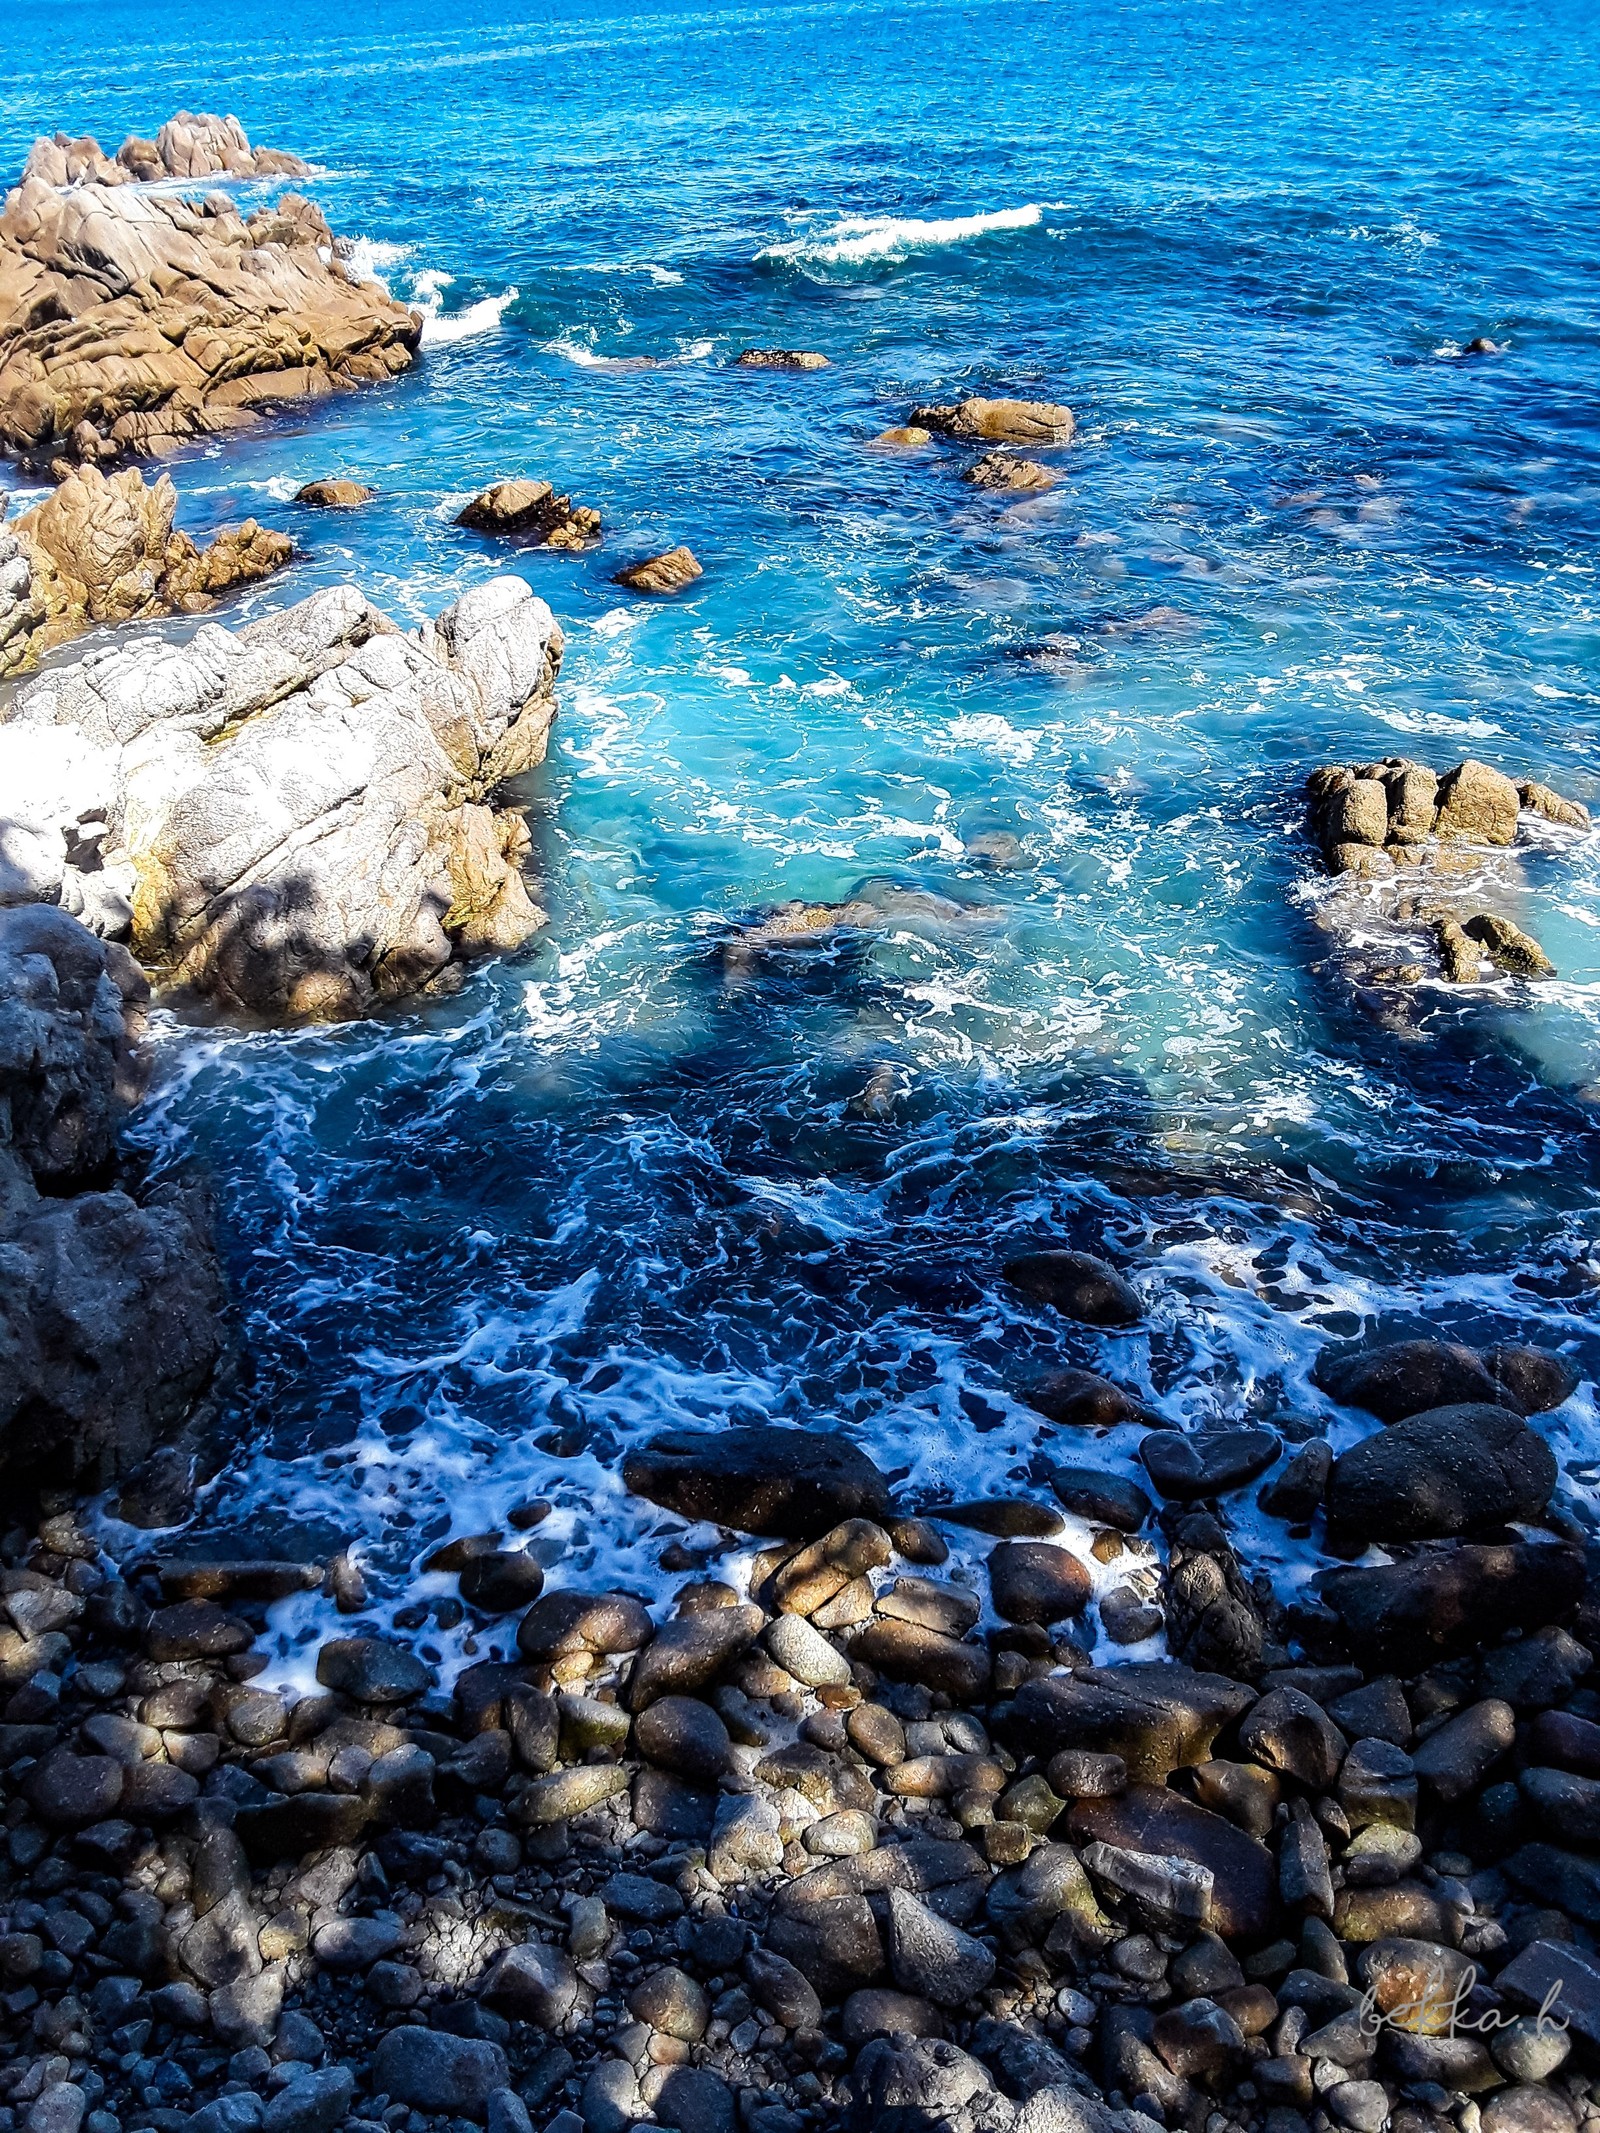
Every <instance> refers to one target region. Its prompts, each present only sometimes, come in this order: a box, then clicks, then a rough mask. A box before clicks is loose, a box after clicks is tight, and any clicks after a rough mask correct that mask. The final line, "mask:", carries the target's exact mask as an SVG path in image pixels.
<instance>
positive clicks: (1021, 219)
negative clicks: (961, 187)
mask: <svg viewBox="0 0 1600 2133" xmlns="http://www.w3.org/2000/svg"><path fill="white" fill-rule="evenodd" d="M1043 220H1044V209H1043V207H1041V206H1040V205H1039V204H1038V202H1037V201H1030V203H1029V204H1028V205H1027V206H1026V207H1002V208H998V209H996V210H995V212H994V213H993V214H990V215H951V216H946V217H943V218H941V219H938V220H934V221H921V220H919V219H918V218H917V217H916V216H914V215H847V216H846V217H845V219H844V220H843V221H842V222H836V223H834V225H833V226H832V228H831V229H826V230H814V231H812V232H810V233H809V234H808V235H806V236H804V237H790V238H787V239H785V241H784V242H783V243H782V244H769V245H766V246H764V247H763V248H762V250H761V251H759V252H758V253H757V254H756V261H757V264H758V265H759V264H761V263H763V262H766V263H771V262H774V261H778V262H782V263H784V264H787V265H791V266H819V267H832V266H860V265H862V264H864V263H866V262H868V261H872V260H880V259H882V260H889V261H893V260H896V259H904V258H905V257H906V255H907V254H908V253H910V252H929V251H937V250H938V249H939V248H940V247H941V246H944V245H947V244H965V243H966V242H967V240H968V239H969V238H972V237H987V236H988V235H989V234H990V232H991V231H994V230H1031V229H1035V228H1037V226H1038V225H1039V224H1040V223H1041V222H1042V221H1043Z"/></svg>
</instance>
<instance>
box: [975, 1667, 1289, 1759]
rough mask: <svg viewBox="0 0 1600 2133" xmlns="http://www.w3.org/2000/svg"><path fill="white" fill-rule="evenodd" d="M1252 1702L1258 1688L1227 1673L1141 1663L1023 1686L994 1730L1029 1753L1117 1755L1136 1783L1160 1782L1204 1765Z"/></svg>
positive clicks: (1048, 1677)
mask: <svg viewBox="0 0 1600 2133" xmlns="http://www.w3.org/2000/svg"><path fill="white" fill-rule="evenodd" d="M1254 1701H1255V1691H1254V1690H1253V1689H1248V1688H1245V1687H1243V1686H1241V1684H1240V1683H1238V1682H1236V1681H1229V1680H1228V1679H1227V1678H1226V1677H1225V1676H1224V1675H1221V1674H1203V1673H1196V1672H1195V1671H1194V1670H1193V1669H1192V1668H1190V1667H1187V1666H1175V1665H1172V1664H1171V1663H1170V1662H1168V1661H1165V1660H1143V1661H1140V1662H1138V1663H1136V1664H1135V1665H1132V1666H1116V1667H1109V1666H1096V1667H1086V1668H1084V1669H1083V1670H1082V1671H1081V1672H1079V1673H1076V1674H1050V1675H1046V1676H1044V1677H1042V1678H1041V1679H1038V1680H1034V1681H1026V1682H1024V1683H1023V1685H1022V1687H1021V1688H1020V1689H1018V1691H1017V1693H1016V1696H1015V1698H1014V1699H1013V1701H1012V1704H1011V1708H1010V1710H1009V1711H1008V1712H1006V1713H1005V1714H1004V1716H1003V1717H997V1720H996V1725H997V1728H998V1730H999V1732H1000V1733H1001V1734H1002V1736H1003V1737H1004V1739H1005V1740H1006V1741H1007V1743H1008V1745H1010V1746H1013V1747H1016V1748H1020V1749H1022V1750H1023V1751H1024V1752H1025V1753H1027V1754H1033V1755H1054V1754H1055V1753H1056V1751H1057V1750H1058V1749H1061V1748H1089V1749H1093V1750H1095V1751H1096V1752H1098V1753H1101V1754H1111V1755H1120V1756H1121V1757H1122V1758H1123V1760H1124V1762H1125V1763H1126V1764H1127V1767H1128V1772H1129V1775H1130V1776H1132V1777H1134V1778H1139V1779H1149V1780H1156V1781H1159V1780H1160V1779H1162V1778H1165V1777H1168V1776H1170V1774H1171V1773H1172V1772H1173V1771H1174V1770H1177V1769H1179V1768H1181V1767H1182V1766H1184V1765H1186V1764H1189V1763H1203V1762H1204V1761H1205V1760H1206V1758H1207V1757H1208V1756H1209V1755H1210V1753H1211V1746H1212V1743H1213V1741H1214V1740H1215V1739H1216V1737H1217V1735H1218V1733H1219V1732H1220V1731H1221V1730H1222V1728H1223V1727H1224V1726H1225V1725H1226V1724H1227V1723H1228V1722H1229V1720H1230V1719H1234V1718H1237V1717H1238V1716H1239V1715H1240V1713H1241V1712H1242V1711H1246V1710H1248V1709H1249V1707H1250V1705H1251V1704H1252V1703H1254Z"/></svg>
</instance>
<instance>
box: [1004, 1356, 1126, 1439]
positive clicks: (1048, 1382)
mask: <svg viewBox="0 0 1600 2133" xmlns="http://www.w3.org/2000/svg"><path fill="white" fill-rule="evenodd" d="M1022 1397H1023V1398H1024V1399H1025V1400H1026V1401H1027V1403H1028V1405H1029V1406H1030V1407H1032V1408H1036V1409H1037V1410H1038V1412H1039V1413H1040V1414H1041V1415H1047V1416H1048V1417H1049V1418H1050V1420H1051V1421H1052V1422H1059V1423H1061V1424H1062V1425H1063V1427H1065V1428H1069V1429H1110V1428H1112V1427H1113V1426H1114V1425H1115V1424H1116V1423H1118V1422H1138V1421H1140V1420H1142V1419H1143V1418H1144V1408H1143V1406H1142V1405H1141V1403H1140V1401H1139V1399H1138V1397H1137V1396H1136V1395H1135V1394H1134V1393H1131V1392H1126V1391H1124V1390H1123V1388H1122V1386H1120V1385H1113V1384H1112V1382H1111V1380H1110V1379H1109V1378H1103V1377H1101V1376H1100V1375H1099V1373H1098V1372H1097V1371H1093V1370H1047V1371H1045V1372H1043V1373H1042V1375H1040V1376H1039V1377H1037V1378H1035V1379H1034V1380H1033V1382H1032V1383H1031V1384H1029V1385H1026V1386H1024V1387H1023V1390H1022Z"/></svg>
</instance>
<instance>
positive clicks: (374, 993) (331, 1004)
mask: <svg viewBox="0 0 1600 2133" xmlns="http://www.w3.org/2000/svg"><path fill="white" fill-rule="evenodd" d="M561 651H562V638H561V632H560V630H559V629H558V627H557V626H556V623H555V620H554V617H553V616H552V615H551V613H550V610H549V608H548V607H547V606H546V605H545V603H544V602H543V601H542V600H537V599H535V598H534V596H533V594H532V593H531V592H530V591H529V589H528V587H527V585H526V584H524V583H523V581H522V580H521V579H520V578H495V579H491V580H490V581H489V582H488V583H486V584H484V585H480V586H477V587H475V588H474V589H473V590H472V591H471V592H469V593H466V594H464V595H463V596H462V598H461V599H460V600H458V601H457V602H456V603H455V605H454V606H453V607H451V608H449V609H447V610H446V611H445V613H443V614H442V615H440V616H439V617H438V618H437V620H436V621H434V622H430V623H426V624H424V625H423V627H422V628H421V629H420V630H417V631H414V632H411V633H404V632H402V631H400V630H399V629H397V628H396V627H395V625H394V624H393V623H392V622H390V621H389V620H388V618H387V617H386V616H384V615H382V614H381V613H379V611H378V610H377V609H376V608H375V607H373V606H371V605H370V604H369V603H368V602H367V600H365V599H364V598H363V596H362V595H361V594H360V593H359V592H357V591H356V590H355V588H354V587H352V586H341V587H335V588H331V589H330V590H328V591H325V592H320V593H317V594H314V595H313V596H312V598H310V599H309V600H303V601H301V602H300V603H299V604H298V605H297V606H295V607H291V608H288V609H286V610H285V611H284V612H282V613H281V614H277V615H272V616H269V617H267V618H266V619H264V620H263V621H260V622H255V623H252V624H250V625H249V627H247V628H245V629H242V630H239V631H232V630H227V629H223V628H221V627H218V626H216V625H207V626H205V627H202V628H201V629H199V630H197V631H196V632H195V634H194V636H193V637H192V638H191V639H190V640H189V641H188V642H187V643H184V644H175V643H170V642H167V641H164V640H161V639H155V638H143V639H139V640H136V641H135V642H133V643H131V644H127V645H123V646H119V647H118V648H116V649H114V650H108V651H97V652H93V653H90V654H89V655H87V656H86V657H85V658H83V659H80V660H78V661H76V662H74V663H73V664H71V665H64V666H60V667H57V668H54V669H52V670H50V671H48V672H46V673H43V674H41V675H40V676H39V677H38V678H37V679H36V680H34V681H31V682H29V683H27V684H25V685H24V686H23V687H21V688H20V689H19V690H18V692H17V696H16V699H15V702H14V705H13V707H12V711H11V715H10V721H9V723H8V724H6V725H4V726H0V777H4V778H5V781H6V790H7V791H8V793H9V794H10V795H11V796H12V798H11V802H10V805H9V806H8V808H7V826H6V828H5V830H4V832H3V833H0V902H17V901H21V900H24V899H26V898H28V897H30V896H36V897H38V898H40V899H42V900H46V901H52V902H60V903H61V904H62V905H63V907H64V908H65V909H67V910H69V911H73V912H80V913H82V914H83V916H84V917H85V919H86V921H87V922H88V923H90V924H91V925H93V926H95V927H96V929H97V930H101V931H107V932H112V933H114V932H115V931H116V930H117V919H118V912H119V909H120V900H121V899H124V898H125V899H126V903H127V906H128V908H129V910H130V912H131V917H130V919H129V923H128V933H129V938H130V940H131V944H132V946H133V948H134V950H135V952H136V953H137V954H138V955H139V957H140V958H141V959H142V960H143V961H144V962H146V963H147V964H150V965H152V966H155V967H157V968H158V969H159V970H161V971H162V972H163V973H164V974H165V976H166V978H167V980H168V981H170V982H172V983H174V984H177V985H180V986H182V987H184V988H186V989H187V990H189V991H191V992H193V993H196V994H199V995H202V996H205V997H207V998H210V999H212V1000H214V1001H216V1002H217V1004H218V1005H220V1006H222V1007H224V1008H228V1009H231V1010H235V1011H242V1012H246V1013H249V1014H253V1015H259V1016H263V1017H266V1018H268V1019H272V1020H283V1019H288V1020H299V1019H306V1018H308V1017H318V1016H337V1015H344V1014H351V1013H355V1012H357V1011H359V1010H360V1009H361V1008H362V1007H364V1006H366V1005H367V1004H368V1003H370V1002H371V1001H373V1000H375V999H380V998H386V997H393V996H395V995H398V994H401V993H406V992H410V991H413V990H415V989H416V988H417V987H418V986H420V985H422V984H425V983H426V982H427V981H428V980H429V979H430V978H432V977H434V976H435V975H436V974H437V973H438V971H440V970H441V969H442V968H443V967H444V965H445V964H446V963H447V962H449V960H450V958H451V956H452V955H454V954H470V953H473V952H477V951H482V950H486V949H495V948H508V947H513V946H515V945H517V944H518V943H519V942H520V941H522V940H524V939H526V938H527V936H528V935H529V934H530V933H532V932H533V931H534V930H535V929H536V928H537V927H538V926H539V925H540V924H542V922H543V913H542V912H541V911H539V909H538V908H537V907H536V906H535V905H534V904H533V903H532V901H531V900H530V898H529V896H528V893H527V890H526V888H525V886H524V884H523V880H522V874H521V867H520V860H521V857H522V854H523V851H524V849H525V846H526V830H525V828H524V826H523V823H522V819H521V817H520V815H518V814H516V813H515V812H513V811H497V810H496V809H494V808H493V807H492V806H491V805H489V804H487V803H488V802H489V801H490V799H491V796H492V795H493V793H494V789H495V788H496V786H498V785H499V784H500V783H501V782H502V781H503V780H504V779H506V778H509V777H513V776H515V775H517V774H518V773H520V772H522V771H525V770H528V769H530V768H531V767H532V766H533V765H534V764H536V763H538V762H540V761H541V760H542V759H543V756H544V752H545V745H546V740H547V736H548V733H549V728H550V722H551V719H552V718H553V716H554V709H555V706H554V694H553V692H554V684H555V677H556V673H557V670H558V668H559V665H560V660H561Z"/></svg>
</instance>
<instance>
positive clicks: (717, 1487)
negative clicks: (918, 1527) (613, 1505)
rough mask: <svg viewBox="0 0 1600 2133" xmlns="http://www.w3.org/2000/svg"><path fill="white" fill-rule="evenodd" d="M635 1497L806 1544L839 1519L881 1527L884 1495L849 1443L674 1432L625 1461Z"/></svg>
mask: <svg viewBox="0 0 1600 2133" xmlns="http://www.w3.org/2000/svg"><path fill="white" fill-rule="evenodd" d="M623 1480H624V1482H625V1483H626V1485H627V1487H628V1489H629V1490H630V1491H631V1492H632V1493H633V1494H634V1495H635V1496H644V1497H647V1498H648V1499H649V1500H650V1501H651V1502H652V1503H658V1504H662V1505H664V1506H665V1507H666V1509H668V1510H670V1511H676V1512H677V1513H678V1514H679V1516H680V1517H683V1518H687V1519H691V1520H701V1519H705V1520H710V1521H711V1522H713V1523H715V1524H718V1525H724V1526H731V1527H732V1528H733V1529H734V1530H735V1532H739V1533H770V1534H775V1535H778V1536H780V1537H792V1538H795V1539H798V1540H804V1539H806V1538H808V1537H809V1536H811V1535H814V1534H817V1533H821V1532H824V1531H825V1530H826V1529H827V1528H828V1527H830V1526H835V1525H837V1524H838V1523H839V1522H840V1521H841V1520H842V1519H847V1518H857V1517H860V1518H868V1519H872V1520H875V1521H880V1522H881V1521H882V1520H883V1518H884V1517H885V1516H886V1515H887V1513H888V1510H889V1489H888V1484H887V1483H886V1482H885V1480H884V1478H883V1476H882V1475H881V1474H880V1473H879V1472H878V1469H877V1468H876V1467H875V1466H874V1465H873V1464H872V1461H871V1460H870V1459H869V1458H868V1457H867V1456H866V1454H865V1453H864V1452H862V1451H861V1450H860V1449H859V1448H858V1447H857V1446H856V1445H855V1444H853V1443H852V1442H851V1441H850V1440H849V1438H847V1437H843V1436H840V1435H838V1434H837V1433H836V1432H833V1431H828V1430H794V1429H774V1428H767V1427H764V1426H762V1427H754V1428H746V1429H725V1430H716V1431H712V1430H704V1431H702V1430H672V1431H667V1432H665V1433H664V1434H663V1435H661V1436H658V1437H656V1438H654V1439H653V1440H652V1441H651V1443H650V1444H648V1445H646V1446H645V1447H644V1448H643V1450H641V1451H638V1452H634V1453H631V1454H630V1455H629V1456H628V1458H627V1459H626V1461H625V1462H624V1465H623Z"/></svg>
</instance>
